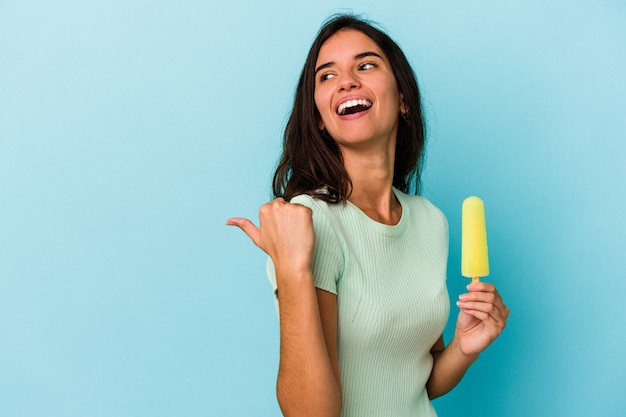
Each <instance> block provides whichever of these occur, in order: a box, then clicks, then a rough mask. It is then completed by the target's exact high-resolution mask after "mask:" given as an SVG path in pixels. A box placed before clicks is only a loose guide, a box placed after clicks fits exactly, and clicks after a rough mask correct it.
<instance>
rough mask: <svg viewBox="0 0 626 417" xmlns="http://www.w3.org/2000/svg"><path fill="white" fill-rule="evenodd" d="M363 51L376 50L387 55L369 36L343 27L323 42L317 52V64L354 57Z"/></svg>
mask: <svg viewBox="0 0 626 417" xmlns="http://www.w3.org/2000/svg"><path fill="white" fill-rule="evenodd" d="M362 52H376V53H378V54H379V55H380V56H382V57H385V54H384V52H383V51H382V50H381V49H380V48H379V47H378V45H377V44H376V42H374V41H373V40H372V39H371V38H370V37H369V36H367V35H366V34H364V33H363V32H360V31H358V30H354V29H343V30H340V31H339V32H337V33H335V34H334V35H332V36H331V37H330V38H328V39H327V40H326V42H324V43H323V44H322V47H321V48H320V51H319V53H318V54H317V62H316V65H320V64H323V63H326V62H335V61H338V60H341V59H354V57H355V56H356V55H358V54H360V53H362Z"/></svg>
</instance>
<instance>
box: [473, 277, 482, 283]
mask: <svg viewBox="0 0 626 417" xmlns="http://www.w3.org/2000/svg"><path fill="white" fill-rule="evenodd" d="M477 282H480V277H473V278H472V284H476V283H477Z"/></svg>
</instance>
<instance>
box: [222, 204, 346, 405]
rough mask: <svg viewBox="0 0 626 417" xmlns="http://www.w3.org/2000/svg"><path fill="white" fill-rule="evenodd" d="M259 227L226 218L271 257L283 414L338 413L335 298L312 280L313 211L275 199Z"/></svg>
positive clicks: (265, 207)
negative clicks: (274, 288)
mask: <svg viewBox="0 0 626 417" xmlns="http://www.w3.org/2000/svg"><path fill="white" fill-rule="evenodd" d="M259 217H260V227H256V226H255V225H254V224H253V223H252V222H250V221H249V220H246V219H240V218H233V219H229V220H228V222H227V224H229V225H233V226H238V227H240V228H241V229H242V230H243V231H244V232H245V233H246V234H247V235H248V236H249V237H250V238H251V239H252V241H253V242H254V243H255V244H256V245H257V246H259V247H260V248H261V249H262V250H264V251H265V252H266V253H267V254H268V255H269V256H270V257H271V258H272V262H273V264H274V268H275V271H276V284H277V288H278V299H279V305H280V309H279V320H280V365H279V371H278V380H277V387H276V393H277V397H278V402H279V404H280V407H281V410H282V412H283V414H284V415H285V416H286V417H293V416H296V417H338V416H339V415H340V414H341V386H340V382H339V370H338V360H337V347H336V345H337V343H336V341H337V301H336V296H335V295H334V294H331V293H328V292H326V291H322V290H318V289H316V288H315V286H314V284H313V274H312V272H311V262H312V258H313V246H314V240H315V239H314V235H313V225H312V216H311V210H310V209H309V208H307V207H304V206H302V205H298V204H290V203H286V202H285V201H284V200H282V199H276V200H274V201H273V202H271V203H268V204H266V205H264V206H263V207H262V208H261V210H260V213H259Z"/></svg>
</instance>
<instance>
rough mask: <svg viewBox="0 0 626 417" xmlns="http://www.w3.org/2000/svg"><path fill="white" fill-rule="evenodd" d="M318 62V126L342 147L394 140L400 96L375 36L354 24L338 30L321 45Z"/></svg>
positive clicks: (400, 101)
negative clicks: (370, 35) (372, 38)
mask: <svg viewBox="0 0 626 417" xmlns="http://www.w3.org/2000/svg"><path fill="white" fill-rule="evenodd" d="M315 68H316V72H315V104H316V106H317V109H318V111H319V112H320V115H321V117H322V125H321V126H320V128H322V129H326V130H327V131H328V133H329V134H330V136H331V137H332V138H333V139H334V140H335V141H336V142H337V144H338V145H339V146H340V147H342V146H361V145H363V144H367V143H371V142H372V141H385V143H389V141H390V140H395V137H396V134H397V130H398V117H399V114H400V111H401V109H402V97H401V94H400V92H399V91H398V86H397V84H396V80H395V77H394V75H393V72H392V69H391V65H390V63H389V60H388V59H387V57H386V56H385V54H384V53H383V52H382V50H381V49H380V48H379V47H378V45H376V43H375V42H374V41H372V40H371V39H370V38H369V37H368V36H367V35H365V34H363V33H362V32H359V31H356V30H343V31H340V32H337V33H336V34H335V35H333V36H332V37H330V38H329V39H328V40H327V41H326V42H325V43H324V44H323V45H322V47H321V49H320V52H319V54H318V56H317V62H316V64H315Z"/></svg>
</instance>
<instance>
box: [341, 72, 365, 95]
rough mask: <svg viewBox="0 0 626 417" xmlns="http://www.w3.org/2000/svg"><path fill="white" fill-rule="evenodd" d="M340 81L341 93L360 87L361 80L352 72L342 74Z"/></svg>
mask: <svg viewBox="0 0 626 417" xmlns="http://www.w3.org/2000/svg"><path fill="white" fill-rule="evenodd" d="M340 77H341V78H340V80H339V90H340V91H350V90H352V89H354V88H357V87H359V86H360V82H359V78H358V77H357V76H356V74H354V73H353V72H352V71H346V72H343V73H341V75H340Z"/></svg>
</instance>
